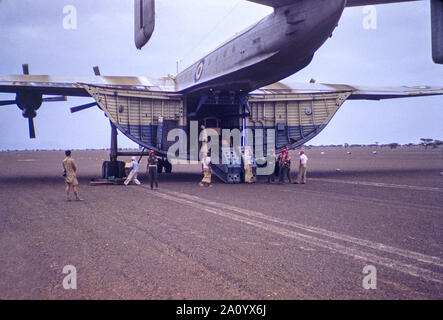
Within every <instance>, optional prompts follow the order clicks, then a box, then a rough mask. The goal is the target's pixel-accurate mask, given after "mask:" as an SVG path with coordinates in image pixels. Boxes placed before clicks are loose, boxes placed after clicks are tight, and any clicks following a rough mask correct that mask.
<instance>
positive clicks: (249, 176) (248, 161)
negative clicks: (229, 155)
mask: <svg viewBox="0 0 443 320" xmlns="http://www.w3.org/2000/svg"><path fill="white" fill-rule="evenodd" d="M244 161H245V182H246V183H254V174H253V172H252V163H253V159H252V151H251V149H249V148H246V149H245V157H244Z"/></svg>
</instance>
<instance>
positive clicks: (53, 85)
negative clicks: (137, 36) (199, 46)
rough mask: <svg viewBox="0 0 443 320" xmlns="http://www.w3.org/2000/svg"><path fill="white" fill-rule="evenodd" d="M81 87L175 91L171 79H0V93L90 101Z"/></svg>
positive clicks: (13, 76)
mask: <svg viewBox="0 0 443 320" xmlns="http://www.w3.org/2000/svg"><path fill="white" fill-rule="evenodd" d="M81 84H91V85H99V86H106V87H115V88H125V89H138V90H151V91H165V92H166V91H175V84H174V81H173V80H172V79H171V78H162V79H158V80H157V79H148V78H145V77H116V76H91V77H64V76H47V75H6V76H3V75H0V93H1V92H5V93H21V92H36V93H39V94H42V95H62V96H84V97H90V95H89V94H88V92H87V91H86V90H85V89H84V88H83V87H82V86H81Z"/></svg>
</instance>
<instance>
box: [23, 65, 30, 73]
mask: <svg viewBox="0 0 443 320" xmlns="http://www.w3.org/2000/svg"><path fill="white" fill-rule="evenodd" d="M22 68H23V74H29V65H28V64H27V63H26V64H22Z"/></svg>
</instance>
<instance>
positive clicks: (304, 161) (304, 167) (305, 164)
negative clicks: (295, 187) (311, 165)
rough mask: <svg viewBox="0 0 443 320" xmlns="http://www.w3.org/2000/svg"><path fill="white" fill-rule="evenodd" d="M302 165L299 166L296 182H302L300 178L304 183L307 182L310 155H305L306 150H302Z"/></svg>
mask: <svg viewBox="0 0 443 320" xmlns="http://www.w3.org/2000/svg"><path fill="white" fill-rule="evenodd" d="M299 154H300V165H299V168H298V176H297V180H296V181H295V182H294V183H300V180H302V181H301V183H302V184H305V183H306V171H307V170H308V169H307V167H308V157H307V156H306V155H305V152H304V151H303V150H301V151H300V153H299Z"/></svg>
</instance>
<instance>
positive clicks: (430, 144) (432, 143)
mask: <svg viewBox="0 0 443 320" xmlns="http://www.w3.org/2000/svg"><path fill="white" fill-rule="evenodd" d="M420 141H421V142H419V143H407V144H403V145H402V144H400V143H397V142H391V143H386V144H380V143H379V142H375V143H373V144H349V143H344V144H330V145H321V146H313V145H309V146H308V147H312V148H316V147H323V148H324V147H329V148H343V147H344V148H355V147H373V148H386V147H388V148H391V149H396V148H398V147H414V146H423V147H425V149H427V148H432V149H435V148H438V147H439V146H443V141H441V140H438V139H429V138H421V139H420Z"/></svg>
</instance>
